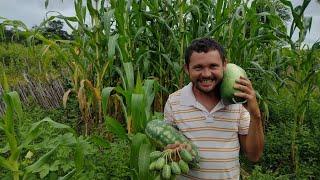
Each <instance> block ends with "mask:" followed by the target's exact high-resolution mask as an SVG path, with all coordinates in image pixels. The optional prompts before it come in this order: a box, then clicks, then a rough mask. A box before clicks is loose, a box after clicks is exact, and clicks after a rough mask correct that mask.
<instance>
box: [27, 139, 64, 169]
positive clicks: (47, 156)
mask: <svg viewBox="0 0 320 180" xmlns="http://www.w3.org/2000/svg"><path fill="white" fill-rule="evenodd" d="M58 147H59V145H57V146H56V147H55V148H53V149H51V150H50V151H49V152H47V153H46V154H44V155H43V156H41V157H40V158H39V159H38V160H37V161H36V162H35V163H33V164H32V165H30V166H27V167H26V174H27V175H28V174H29V173H32V172H36V170H37V169H39V168H40V167H41V166H42V165H44V164H45V163H47V161H48V160H49V159H50V157H51V155H52V154H53V153H54V152H55V151H56V149H57V148H58Z"/></svg>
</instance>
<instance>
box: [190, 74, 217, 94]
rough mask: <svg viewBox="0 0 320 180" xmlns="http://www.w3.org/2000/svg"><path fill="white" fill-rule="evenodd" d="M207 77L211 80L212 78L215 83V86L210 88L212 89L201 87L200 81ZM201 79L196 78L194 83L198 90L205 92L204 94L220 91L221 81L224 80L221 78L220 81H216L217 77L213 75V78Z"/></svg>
mask: <svg viewBox="0 0 320 180" xmlns="http://www.w3.org/2000/svg"><path fill="white" fill-rule="evenodd" d="M205 79H209V80H212V83H213V86H212V87H211V88H210V89H203V88H202V87H201V85H200V83H201V82H200V81H201V80H205ZM201 80H199V79H197V80H195V81H194V82H193V84H194V86H195V88H196V89H197V90H199V91H200V92H202V93H204V94H211V93H213V92H214V93H219V89H220V85H221V82H222V80H220V81H219V82H216V81H218V80H217V79H216V78H213V77H211V78H203V79H201Z"/></svg>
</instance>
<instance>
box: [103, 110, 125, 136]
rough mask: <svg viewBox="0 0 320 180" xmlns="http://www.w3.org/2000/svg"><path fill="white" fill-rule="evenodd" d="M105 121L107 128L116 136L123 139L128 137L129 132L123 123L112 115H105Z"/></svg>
mask: <svg viewBox="0 0 320 180" xmlns="http://www.w3.org/2000/svg"><path fill="white" fill-rule="evenodd" d="M105 123H106V127H107V129H108V130H109V131H110V132H112V133H114V134H115V135H116V136H118V137H120V138H122V139H127V138H128V137H127V133H126V130H125V129H124V128H123V127H122V125H121V123H120V122H119V121H117V120H115V119H113V118H112V117H109V116H105Z"/></svg>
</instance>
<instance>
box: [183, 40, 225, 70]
mask: <svg viewBox="0 0 320 180" xmlns="http://www.w3.org/2000/svg"><path fill="white" fill-rule="evenodd" d="M213 50H217V51H218V52H219V54H220V57H221V59H222V62H225V61H226V58H225V51H224V49H223V47H222V46H221V45H220V44H219V43H218V42H216V41H215V40H213V39H211V38H200V39H195V40H193V41H192V42H191V44H190V45H189V46H188V47H187V49H186V52H185V56H184V60H185V63H186V65H188V66H189V63H190V57H191V55H192V53H193V52H194V51H195V52H198V53H201V52H204V53H207V52H209V51H213Z"/></svg>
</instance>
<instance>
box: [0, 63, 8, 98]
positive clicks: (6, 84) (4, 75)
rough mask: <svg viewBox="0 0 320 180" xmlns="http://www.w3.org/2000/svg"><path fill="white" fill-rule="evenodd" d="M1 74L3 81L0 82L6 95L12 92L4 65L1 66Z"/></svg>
mask: <svg viewBox="0 0 320 180" xmlns="http://www.w3.org/2000/svg"><path fill="white" fill-rule="evenodd" d="M0 74H1V77H2V78H1V79H0V80H1V81H0V85H1V86H2V89H3V91H4V93H6V92H9V91H10V88H9V84H8V79H7V76H6V74H5V72H4V67H3V65H2V64H1V68H0Z"/></svg>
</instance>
